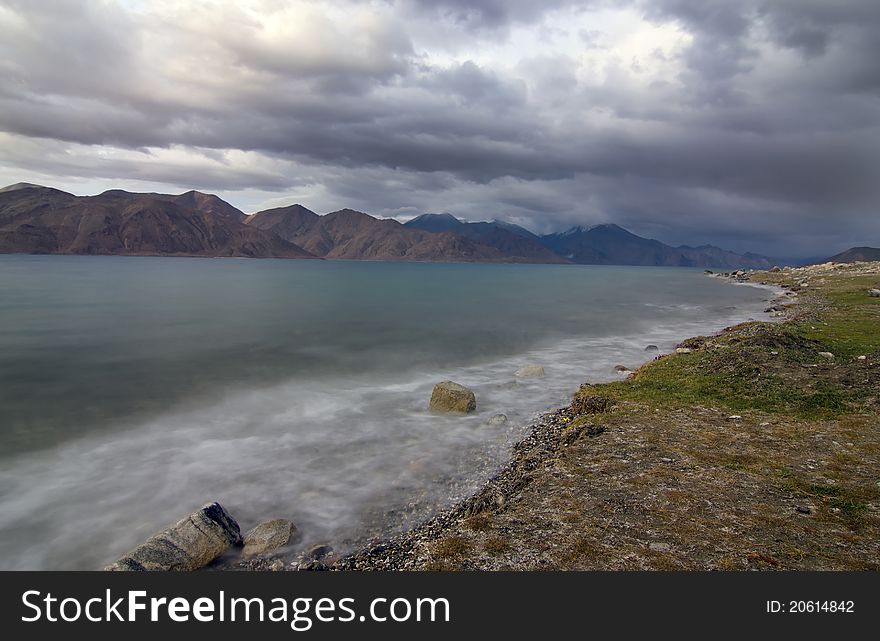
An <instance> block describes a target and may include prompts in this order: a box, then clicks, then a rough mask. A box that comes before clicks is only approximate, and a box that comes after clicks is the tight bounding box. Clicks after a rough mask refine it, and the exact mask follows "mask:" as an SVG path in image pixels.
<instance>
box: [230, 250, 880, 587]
mask: <svg viewBox="0 0 880 641" xmlns="http://www.w3.org/2000/svg"><path fill="white" fill-rule="evenodd" d="M863 265H867V266H868V267H866V268H860V267H844V268H843V269H836V268H827V267H826V266H822V268H824V269H825V270H824V271H819V270H820V268H801V269H794V270H789V269H786V270H784V271H781V272H778V273H773V272H757V273H754V274H752V275H744V274H742V273H736V274H733V275H732V276H730V275H728V277H731V278H733V280H736V281H739V282H743V281H745V280H752V279H754V281H753V282H755V281H760V282H761V283H763V284H767V285H772V286H777V287H780V286H781V287H783V288H785V289H786V290H787V291H788V292H792V293H797V294H799V295H798V296H797V298H798V302H797V304H796V305H792V304H791V303H793V302H794V301H792V300H791V298H793V296H789V297H786V296H785V295H783V296H780V297H779V298H780V299H781V300H780V301H779V304H778V305H775V306H776V307H778V309H774V305H771V309H770V313H772V314H773V315H777V316H779V317H780V318H779V319H780V320H782V322H781V323H775V322H749V323H743V324H740V325H736V326H733V327H730V328H727V329H725V330H724V331H722V332H721V333H719V334H718V335H716V336H710V337H693V338H690V339H687V340H685V341H683V342H682V343H681V344H680V347H681V349H679V350H677V352H678V353H676V352H674V353H672V354H666V355H662V356H658V357H657V358H655V359H654V360H652V361H649V362H648V363H646V364H645V365H643V366H642V367H640V368H639V369H638V370H636V371H635V372H634V373H633V374H632V375H631V376H630V377H629V378H628V379H626V380H625V381H620V382H615V383H608V384H600V385H594V386H589V385H585V386H582V388H581V391H580V392H578V393H577V394H575V397H574V400H573V402H572V405H570V406H568V407H565V408H561V409H559V410H556V411H554V412H550V413H547V414H544V415H543V416H542V417H541V419H540V420H539V421H538V422H537V423H536V424H535V425H534V426H533V428H532V429H531V431H530V433H529V435H528V436H527V437H526V438H525V439H524V440H522V441H521V442H520V443H518V444H517V445H516V446H515V447H514V450H513V454H512V457H511V459H510V461H509V462H508V463H507V464H506V465H505V466H504V467H503V468H502V469H501V470H500V471H499V472H498V473H497V474H496V475H495V476H494V477H493V478H492V479H490V480H489V481H488V482H487V483H486V484H485V485H484V486H483V487H482V488H481V489H480V490H478V491H477V492H476V493H475V494H473V495H472V496H470V497H469V498H467V499H465V500H464V501H462V502H460V503H459V504H457V505H455V506H454V507H452V508H450V509H448V510H446V511H444V512H441V513H439V514H438V515H436V516H435V517H433V518H431V519H429V520H428V521H426V522H425V523H423V524H422V525H420V526H417V527H416V528H414V529H412V530H410V531H408V532H405V533H403V534H400V535H398V536H395V537H393V538H391V539H390V540H388V541H386V542H384V543H382V544H379V545H375V546H372V547H370V548H368V549H363V550H360V551H358V552H355V553H353V554H350V555H347V556H344V557H342V558H339V559H336V560H331V559H330V558H325V559H314V558H309V557H308V555H306V556H305V557H304V558H302V559H300V560H299V561H298V562H294V563H293V564H289V563H285V561H283V560H282V559H280V558H274V559H273V558H263V559H254V560H251V561H249V562H248V563H247V564H246V565H245V566H243V565H239V567H246V568H247V569H257V570H283V569H313V570H314V569H329V570H536V569H537V570H541V569H546V570H556V569H580V570H587V569H607V570H640V569H721V570H724V569H726V570H739V569H872V570H877V569H880V563H878V561H877V559H878V558H880V537H878V532H880V421H878V420H877V415H878V403H880V401H878V399H877V396H878V392H880V345H873V346H872V348H873V351H869V353H868V354H859V355H852V354H849V355H846V356H844V355H843V354H841V355H839V356H836V357H832V358H831V359H828V358H827V357H826V356H821V355H820V354H827V353H829V352H827V351H825V350H830V349H832V348H833V349H837V351H841V352H842V351H844V346H843V345H841V344H839V343H836V342H835V341H836V340H837V339H836V338H835V339H832V340H831V341H830V342H829V341H827V340H824V337H821V336H820V338H819V339H813V338H811V337H808V336H805V335H804V333H806V334H810V333H811V332H812V333H814V334H821V332H822V329H823V328H822V324H823V323H825V327H828V328H829V331H830V330H831V329H833V328H834V327H835V326H834V325H830V326H829V325H828V323H827V321H826V320H823V319H824V318H825V316H827V314H828V309H829V308H830V307H833V306H832V305H831V304H830V303H829V300H831V299H829V298H828V297H827V296H828V295H827V294H825V293H823V292H822V287H823V286H825V285H826V283H828V282H831V283H835V282H837V279H838V277H840V278H860V277H864V274H863V273H862V272H864V271H867V274H868V277H869V278H877V279H880V263H873V264H863ZM858 270H861V271H858ZM814 292H815V293H814ZM875 309H876V310H877V311H880V306H877V307H876V308H874V307H872V308H870V309H869V310H868V311H869V312H870V313H871V314H873V313H874V310H875ZM823 315H824V316H823ZM869 322H870V323H873V322H874V317H873V316H871V317H869ZM805 323H806V324H807V325H804V324H805ZM810 323H815V324H816V325H810ZM810 327H812V330H811V329H810ZM876 327H877V329H878V330H880V317H878V318H877V325H876ZM841 340H843V339H841ZM848 345H849V344H848ZM853 345H855V347H852V349H856V348H860V347H861V346H860V345H859V344H858V343H857V342H856V343H853ZM838 348H839V349H838ZM860 356H864V357H865V358H864V359H860V358H859V357H860ZM719 381H720V385H719ZM692 387H693V388H694V389H691V388H692Z"/></svg>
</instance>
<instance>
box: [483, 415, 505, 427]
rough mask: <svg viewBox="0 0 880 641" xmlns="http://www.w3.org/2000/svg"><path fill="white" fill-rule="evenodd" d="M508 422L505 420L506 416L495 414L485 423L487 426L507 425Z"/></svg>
mask: <svg viewBox="0 0 880 641" xmlns="http://www.w3.org/2000/svg"><path fill="white" fill-rule="evenodd" d="M508 422H509V419H508V418H507V415H506V414H496V415H495V416H493V417H492V418H490V419H489V420H488V421H486V423H487V424H489V425H507V423H508Z"/></svg>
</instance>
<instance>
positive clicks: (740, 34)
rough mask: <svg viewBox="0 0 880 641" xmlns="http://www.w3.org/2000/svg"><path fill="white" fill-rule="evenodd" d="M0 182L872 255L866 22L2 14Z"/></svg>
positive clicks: (165, 5)
mask: <svg viewBox="0 0 880 641" xmlns="http://www.w3.org/2000/svg"><path fill="white" fill-rule="evenodd" d="M0 34H2V37H0V183H2V184H7V183H13V182H19V181H28V182H37V183H41V184H46V185H51V186H56V187H59V188H62V189H66V190H68V191H72V192H74V193H77V194H93V193H99V192H101V191H103V190H104V189H108V188H111V187H122V188H125V189H130V190H136V191H163V192H180V191H184V190H186V189H190V188H195V189H199V190H201V191H208V192H213V193H217V194H218V195H220V196H221V197H223V198H225V199H226V200H228V201H229V202H231V203H233V204H234V205H236V206H238V207H240V208H242V209H243V210H245V211H248V212H252V211H256V210H259V209H262V208H266V207H270V206H278V205H284V204H290V203H292V202H299V203H302V204H303V205H305V206H307V207H309V208H311V209H313V210H315V211H318V212H322V213H323V212H328V211H332V210H335V209H339V208H342V207H353V208H356V209H360V210H362V211H366V212H369V213H372V214H376V215H380V216H396V217H398V218H400V219H401V220H403V219H406V218H409V217H411V216H413V215H416V214H420V213H424V212H451V213H453V214H455V215H458V216H460V217H463V218H467V219H471V220H487V219H492V218H501V219H505V220H510V221H513V222H518V223H520V224H524V225H526V226H527V227H529V228H531V229H533V230H536V231H539V232H547V231H555V230H560V229H564V228H567V227H570V226H572V225H575V224H581V225H589V224H595V223H601V222H615V223H618V224H620V225H622V226H624V227H627V228H628V229H631V230H632V231H634V232H636V233H639V234H642V235H647V236H651V237H655V238H659V239H660V240H663V241H666V242H671V243H674V244H679V243H689V244H699V243H704V242H712V243H714V244H718V245H722V246H725V247H729V248H733V249H739V250H746V249H751V250H754V251H759V252H763V253H769V254H772V255H776V256H786V257H787V256H798V255H828V254H829V253H834V252H836V251H838V250H841V249H845V248H846V247H849V246H852V245H857V244H873V245H874V246H878V245H880V209H878V202H880V198H878V197H880V2H878V0H736V1H730V2H728V1H725V0H700V1H696V0H632V1H618V2H610V1H605V0H585V1H582V2H565V1H555V0H543V1H541V2H537V1H530V0H508V1H504V0H439V1H437V0H431V1H428V0H377V1H376V2H347V1H344V0H331V1H328V0H323V1H321V2H305V1H302V2H301V1H285V0H237V1H235V2H232V1H230V2H219V1H215V2H211V1H207V0H205V1H202V0H199V1H195V0H194V1H191V2H186V1H183V0H94V1H89V0H75V1H73V0H71V1H64V0H57V1H55V0H41V1H39V2H35V1H33V0H21V1H17V0H0Z"/></svg>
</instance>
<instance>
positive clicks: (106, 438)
mask: <svg viewBox="0 0 880 641" xmlns="http://www.w3.org/2000/svg"><path fill="white" fill-rule="evenodd" d="M768 297H769V292H767V291H766V290H762V289H759V288H755V287H746V286H733V285H730V284H728V283H724V282H721V281H718V280H714V279H710V278H705V277H704V276H703V275H702V273H701V272H700V271H698V270H686V269H670V268H643V267H593V266H568V265H563V266H553V265H466V264H449V265H447V264H400V263H397V264H393V263H354V262H321V261H283V260H232V259H219V260H218V259H214V260H211V259H187V258H116V257H62V256H0V514H2V515H3V519H2V520H0V568H3V569H9V568H22V569H24V568H28V569H33V568H64V569H77V568H84V569H88V568H96V567H99V566H101V565H102V564H105V563H107V562H110V561H112V560H113V559H115V558H117V557H118V556H119V555H120V554H121V553H123V552H125V551H126V550H127V549H129V548H131V547H132V546H133V545H135V544H137V543H138V542H140V541H141V540H143V539H144V538H146V537H147V536H149V535H150V534H152V533H153V532H155V531H156V530H158V529H161V528H162V527H164V526H165V525H167V524H168V523H171V522H173V521H175V520H177V519H179V518H181V517H182V516H184V515H186V514H187V513H189V512H190V511H192V510H194V509H196V508H198V507H199V506H200V505H202V504H203V503H206V502H208V501H213V500H217V501H220V502H221V503H222V504H223V505H224V506H225V507H226V508H227V509H228V510H229V511H230V512H231V513H232V515H233V516H234V517H236V518H237V520H238V521H239V523H240V524H241V525H242V528H243V529H247V528H249V527H252V526H253V525H255V524H256V523H257V522H259V521H261V520H264V519H267V518H274V517H286V518H290V519H292V520H293V521H294V522H296V523H297V524H298V525H299V526H300V528H301V529H302V530H303V532H304V534H305V538H304V541H303V546H305V545H311V544H314V543H318V542H329V543H331V544H332V545H334V546H335V547H336V548H337V550H340V551H341V550H344V549H349V548H351V546H353V545H358V544H361V543H363V542H364V541H366V540H368V539H369V538H371V537H382V536H386V535H388V534H389V533H392V532H394V531H397V530H399V529H401V528H403V527H406V526H409V525H412V524H414V523H415V522H416V521H419V520H421V519H423V518H425V517H427V516H429V515H430V514H431V513H433V512H435V511H436V510H437V509H439V508H442V507H445V506H448V505H449V504H450V503H452V502H453V501H455V500H457V499H459V498H462V497H463V496H466V495H467V494H468V493H470V492H471V491H472V490H473V489H474V488H475V487H476V486H477V485H478V484H479V483H480V482H481V481H482V480H484V479H485V478H486V477H487V476H488V475H489V474H491V473H492V471H493V470H494V469H496V468H497V467H498V466H499V465H500V464H501V463H503V462H504V460H505V459H506V457H507V456H508V454H509V451H510V446H511V444H512V443H514V442H515V441H516V440H518V439H519V438H521V437H522V436H523V435H524V433H525V431H526V428H527V426H528V424H529V422H530V421H531V419H532V418H533V417H534V416H535V415H536V414H537V413H539V412H541V411H545V410H547V409H551V408H554V407H557V406H559V405H562V404H565V403H566V401H567V399H568V398H569V396H570V394H571V393H572V392H573V391H574V390H575V389H576V388H577V386H578V385H579V384H580V383H581V382H584V381H588V380H589V381H599V380H609V379H612V378H614V377H615V376H616V374H615V373H614V371H613V366H614V365H615V364H617V363H622V364H625V365H628V366H634V365H637V364H639V363H640V362H642V361H644V360H645V359H646V354H645V352H644V347H645V345H647V344H649V343H654V344H656V345H659V346H660V349H661V350H670V349H672V348H673V346H674V345H675V343H676V342H677V341H678V340H680V339H681V338H684V337H686V336H690V335H693V334H696V333H705V332H711V331H716V330H718V329H720V328H721V327H723V326H725V325H727V324H731V323H733V322H738V321H740V320H744V319H747V318H750V317H759V316H760V315H761V314H760V310H761V309H762V307H763V306H764V304H763V301H764V300H766V299H767V298H768ZM528 363H538V364H542V365H544V366H545V369H546V372H547V376H546V377H545V378H543V379H535V380H529V381H520V382H516V381H515V380H514V375H513V373H514V372H515V371H516V369H517V368H518V367H520V366H522V365H524V364H528ZM446 379H452V380H455V381H457V382H460V383H463V384H465V385H468V386H470V387H472V388H473V389H474V390H475V391H476V394H477V402H478V409H477V412H476V413H475V414H473V415H470V416H467V417H444V416H434V415H431V414H429V413H428V412H427V411H426V405H427V401H428V398H429V397H430V392H431V388H432V386H433V384H434V383H436V382H438V381H441V380H446ZM500 412H503V413H505V414H507V415H508V416H509V417H510V419H511V421H510V423H509V424H508V425H505V426H490V425H487V424H486V421H487V419H488V418H489V417H491V416H492V415H494V414H496V413H500ZM294 552H295V550H294Z"/></svg>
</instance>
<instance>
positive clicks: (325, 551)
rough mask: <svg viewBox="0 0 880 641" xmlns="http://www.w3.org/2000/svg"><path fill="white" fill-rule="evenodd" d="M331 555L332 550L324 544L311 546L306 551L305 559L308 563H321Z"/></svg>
mask: <svg viewBox="0 0 880 641" xmlns="http://www.w3.org/2000/svg"><path fill="white" fill-rule="evenodd" d="M332 553H333V548H332V547H331V546H329V545H326V544H319V545H313V546H312V547H310V548H309V549H308V550H306V554H305V558H306V559H308V560H309V561H321V560H323V559H325V558H327V557H328V556H330V555H331V554H332Z"/></svg>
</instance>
